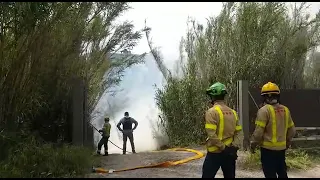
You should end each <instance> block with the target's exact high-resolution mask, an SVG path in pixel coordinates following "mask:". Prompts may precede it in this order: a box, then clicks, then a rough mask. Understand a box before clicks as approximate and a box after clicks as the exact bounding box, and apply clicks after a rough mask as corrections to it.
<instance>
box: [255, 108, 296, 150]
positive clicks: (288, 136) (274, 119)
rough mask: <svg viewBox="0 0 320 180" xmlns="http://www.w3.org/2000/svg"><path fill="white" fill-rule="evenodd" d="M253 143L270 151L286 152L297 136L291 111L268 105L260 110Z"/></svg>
mask: <svg viewBox="0 0 320 180" xmlns="http://www.w3.org/2000/svg"><path fill="white" fill-rule="evenodd" d="M255 124H256V129H255V131H254V133H253V141H254V142H256V143H257V144H259V145H260V146H262V147H264V148H266V149H270V150H284V149H286V146H287V142H290V141H291V140H292V138H293V137H294V134H295V127H294V123H293V121H292V118H291V115H290V111H289V109H288V108H287V107H286V106H283V105H281V104H276V105H269V104H266V105H265V106H263V107H262V108H260V109H259V111H258V113H257V119H256V122H255Z"/></svg>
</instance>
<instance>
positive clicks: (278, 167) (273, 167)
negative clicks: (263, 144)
mask: <svg viewBox="0 0 320 180" xmlns="http://www.w3.org/2000/svg"><path fill="white" fill-rule="evenodd" d="M260 151H261V164H262V170H263V173H264V176H265V177H266V178H288V175H287V164H286V156H285V155H286V150H281V151H275V150H269V149H265V148H260ZM277 175H278V177H277Z"/></svg>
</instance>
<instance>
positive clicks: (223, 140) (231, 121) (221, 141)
mask: <svg viewBox="0 0 320 180" xmlns="http://www.w3.org/2000/svg"><path fill="white" fill-rule="evenodd" d="M205 120H206V124H205V129H206V132H207V134H208V138H207V143H206V145H207V150H208V152H216V153H218V152H221V151H222V150H223V148H224V146H230V145H231V144H232V145H234V146H237V147H240V145H241V139H240V133H241V130H242V127H241V126H240V125H239V120H238V115H237V113H236V111H235V110H233V109H231V108H229V107H228V106H226V105H225V104H224V103H223V102H221V101H219V102H217V103H215V104H214V106H213V107H212V108H210V109H209V110H208V111H207V112H206V117H205Z"/></svg>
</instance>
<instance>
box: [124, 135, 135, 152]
mask: <svg viewBox="0 0 320 180" xmlns="http://www.w3.org/2000/svg"><path fill="white" fill-rule="evenodd" d="M128 138H129V141H130V144H131V149H132V152H133V153H136V149H135V147H134V141H133V133H132V131H123V154H126V151H127V139H128Z"/></svg>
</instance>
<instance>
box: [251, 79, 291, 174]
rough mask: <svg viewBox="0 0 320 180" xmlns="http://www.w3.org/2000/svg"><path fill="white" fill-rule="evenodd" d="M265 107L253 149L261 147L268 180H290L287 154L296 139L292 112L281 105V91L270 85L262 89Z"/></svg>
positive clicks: (252, 142)
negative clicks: (285, 179) (286, 160)
mask: <svg viewBox="0 0 320 180" xmlns="http://www.w3.org/2000/svg"><path fill="white" fill-rule="evenodd" d="M261 96H262V98H263V101H264V106H263V107H261V108H260V109H259V110H258V113H257V118H256V121H255V124H256V128H255V131H254V133H253V136H252V141H251V146H252V147H253V148H255V147H256V146H260V151H261V164H262V170H263V173H264V175H265V177H266V178H277V177H278V178H288V175H287V165H286V162H285V151H286V149H287V148H288V147H289V146H290V144H291V141H292V138H293V137H294V135H295V126H294V123H293V121H292V118H291V114H290V111H289V109H288V108H287V107H286V106H284V105H282V104H280V103H279V99H280V89H279V87H278V86H277V85H276V84H274V83H272V82H268V83H267V84H265V85H263V87H262V89H261Z"/></svg>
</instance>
